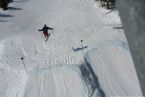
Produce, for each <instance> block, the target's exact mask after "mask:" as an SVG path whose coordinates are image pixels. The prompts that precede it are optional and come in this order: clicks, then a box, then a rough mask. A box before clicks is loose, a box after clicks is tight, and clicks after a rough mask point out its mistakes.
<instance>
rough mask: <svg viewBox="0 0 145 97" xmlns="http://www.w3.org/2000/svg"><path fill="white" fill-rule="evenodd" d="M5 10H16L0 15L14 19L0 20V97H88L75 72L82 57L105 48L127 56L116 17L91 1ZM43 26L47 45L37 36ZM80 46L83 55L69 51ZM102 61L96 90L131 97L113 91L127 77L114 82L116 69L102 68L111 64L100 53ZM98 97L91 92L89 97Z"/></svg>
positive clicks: (33, 0)
mask: <svg viewBox="0 0 145 97" xmlns="http://www.w3.org/2000/svg"><path fill="white" fill-rule="evenodd" d="M10 6H12V8H13V7H14V8H13V9H19V10H8V11H6V12H3V11H1V10H0V14H5V15H12V16H13V17H5V18H3V17H0V29H2V30H1V31H0V40H1V43H0V97H90V96H89V95H90V94H89V90H88V88H87V86H86V84H85V81H84V80H83V78H82V74H81V71H80V69H79V68H78V67H79V66H80V65H82V64H83V63H84V62H85V60H84V54H85V53H86V52H88V51H89V52H91V51H93V50H95V49H96V48H97V49H101V48H106V47H108V46H110V45H114V46H115V47H118V48H119V49H121V50H122V51H124V52H125V53H121V54H122V55H120V56H125V55H126V54H130V52H129V48H128V45H127V40H126V38H125V36H124V33H123V30H122V29H113V27H118V26H119V27H120V26H121V22H120V19H119V16H118V13H117V11H113V12H109V11H108V10H105V9H103V8H100V7H98V6H96V4H95V2H94V0H69V1H68V0H41V1H40V0H20V1H19V0H15V2H14V3H12V4H11V5H10ZM106 13H107V14H106ZM3 21H6V22H3ZM44 24H47V25H48V26H50V27H53V28H54V30H53V31H50V33H51V35H50V37H49V39H48V41H47V42H45V39H44V36H43V34H42V32H38V31H37V30H38V29H40V28H41V27H42V26H43V25H44ZM80 40H84V43H83V45H84V46H88V47H89V48H86V49H84V50H83V51H84V53H82V51H77V52H74V51H73V50H72V47H74V48H79V47H81V45H82V44H81V42H80ZM104 51H105V50H104ZM89 52H88V53H89ZM106 53H107V52H106ZM112 54H113V52H112ZM96 55H97V54H96ZM92 56H94V55H92ZM95 57H96V56H95ZM104 57H107V58H108V59H105V60H103V61H101V60H102V59H99V58H98V57H97V58H98V59H96V60H99V61H101V63H102V65H101V67H102V68H101V69H100V70H101V71H100V70H98V69H97V71H95V72H97V73H96V76H98V77H99V78H98V79H100V76H101V74H100V73H101V72H103V75H104V78H103V80H102V78H101V81H102V82H104V83H102V82H100V88H102V87H103V88H102V90H104V92H105V94H106V97H107V96H115V95H120V96H122V95H121V94H126V95H127V94H128V95H129V93H130V94H131V93H132V92H133V91H132V90H130V91H129V92H128V91H124V90H126V89H122V88H121V90H118V89H119V87H120V86H121V85H122V86H123V84H124V83H123V81H122V80H123V77H126V76H124V75H123V77H120V76H121V74H122V73H121V74H120V76H119V77H118V76H116V75H115V73H116V72H117V68H118V67H113V66H111V67H109V66H106V63H107V62H110V64H111V63H112V64H113V61H112V60H111V61H112V62H111V61H110V60H109V57H110V55H109V54H108V55H106V54H105V53H104ZM117 57H118V56H117ZM21 58H24V60H21ZM91 58H92V57H91ZM127 58H129V59H130V58H131V56H129V57H127ZM122 60H123V59H122ZM124 60H126V61H127V60H128V59H124ZM99 61H98V62H99ZM104 61H105V62H104ZM118 61H119V60H118ZM92 62H94V61H93V60H92ZM96 63H97V62H96ZM129 64H133V63H129ZM91 65H92V64H91ZM98 65H99V63H98V64H97V65H95V66H98ZM25 66H26V68H25ZM121 66H122V65H121ZM127 66H128V67H127ZM127 66H126V67H125V66H124V65H123V67H122V68H123V71H125V72H126V74H128V75H130V76H129V78H131V79H132V80H133V81H134V84H135V85H134V86H135V87H139V85H138V81H137V77H136V76H135V75H134V74H135V70H134V68H133V66H132V65H131V66H132V69H131V70H127V69H130V65H127ZM98 67H100V65H99V66H98ZM92 68H93V66H92ZM95 68H96V67H94V69H95ZM108 70H113V73H114V74H112V72H109V71H108ZM123 71H122V72H123ZM132 71H133V72H134V73H133V74H132ZM98 72H100V73H98ZM114 79H115V80H114ZM116 79H117V80H116ZM118 79H120V80H121V81H122V82H121V81H120V82H118ZM129 80H130V79H129ZM99 81H100V80H99ZM114 81H116V83H114ZM117 82H118V83H117ZM106 84H108V85H106ZM104 85H106V86H104ZM105 88H106V89H105ZM108 88H109V89H108ZM134 90H135V89H134ZM98 91H99V90H94V94H92V97H96V95H97V93H98ZM137 92H138V94H141V93H140V92H139V91H137ZM111 94H112V95H111ZM97 97H99V95H97Z"/></svg>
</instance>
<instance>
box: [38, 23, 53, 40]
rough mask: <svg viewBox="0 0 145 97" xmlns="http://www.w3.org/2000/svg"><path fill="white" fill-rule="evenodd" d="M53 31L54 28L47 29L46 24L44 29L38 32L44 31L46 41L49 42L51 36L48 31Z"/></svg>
mask: <svg viewBox="0 0 145 97" xmlns="http://www.w3.org/2000/svg"><path fill="white" fill-rule="evenodd" d="M53 29H54V28H50V27H47V26H46V24H45V25H44V27H43V28H42V29H39V30H38V31H43V34H44V36H45V38H46V41H47V40H48V38H49V36H50V33H48V30H53Z"/></svg>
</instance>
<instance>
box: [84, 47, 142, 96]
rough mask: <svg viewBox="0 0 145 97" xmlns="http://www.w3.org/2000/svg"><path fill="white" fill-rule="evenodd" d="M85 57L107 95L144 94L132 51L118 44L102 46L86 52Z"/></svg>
mask: <svg viewBox="0 0 145 97" xmlns="http://www.w3.org/2000/svg"><path fill="white" fill-rule="evenodd" d="M85 59H86V61H87V63H88V64H89V65H90V67H91V69H92V70H93V72H94V74H95V75H96V76H97V77H98V81H99V83H100V87H101V88H102V90H103V91H104V92H105V95H106V97H111V96H115V97H116V96H139V95H140V96H141V95H142V93H141V90H140V85H139V82H138V79H137V75H136V71H135V68H134V64H133V61H132V58H131V55H130V52H129V50H127V49H126V48H124V47H122V46H117V45H110V46H104V47H100V48H97V49H94V50H92V51H89V52H88V53H86V55H85ZM126 59H127V60H126Z"/></svg>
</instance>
